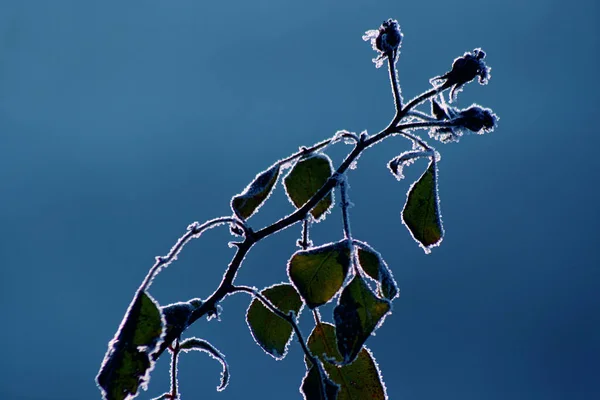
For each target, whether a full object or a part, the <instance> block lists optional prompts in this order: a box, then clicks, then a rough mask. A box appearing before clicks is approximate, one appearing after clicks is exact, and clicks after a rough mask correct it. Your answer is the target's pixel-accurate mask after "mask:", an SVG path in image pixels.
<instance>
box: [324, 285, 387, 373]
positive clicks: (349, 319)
mask: <svg viewBox="0 0 600 400" xmlns="http://www.w3.org/2000/svg"><path fill="white" fill-rule="evenodd" d="M390 308H391V307H390V302H389V301H388V300H382V299H380V298H378V297H377V296H375V294H374V293H373V292H371V289H369V286H368V285H367V283H366V282H365V281H364V280H363V278H362V277H361V276H360V275H356V276H355V277H354V278H353V279H352V282H350V284H348V286H346V287H345V288H344V290H343V291H342V295H341V296H340V301H339V303H338V305H337V306H336V307H335V309H334V310H333V318H334V320H335V332H336V338H337V346H338V350H339V351H340V354H341V355H342V356H343V362H344V364H349V363H351V362H352V361H354V359H355V358H356V356H357V355H358V353H359V352H360V350H361V349H362V346H363V344H364V343H365V342H366V340H367V339H368V338H369V336H371V333H373V331H375V329H376V328H377V327H378V326H379V325H380V324H381V323H383V320H384V319H385V316H386V315H387V314H388V313H389V312H390Z"/></svg>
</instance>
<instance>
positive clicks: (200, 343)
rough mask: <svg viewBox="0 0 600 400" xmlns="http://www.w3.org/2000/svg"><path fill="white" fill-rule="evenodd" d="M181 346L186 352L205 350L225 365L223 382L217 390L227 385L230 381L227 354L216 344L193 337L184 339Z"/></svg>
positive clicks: (222, 374) (222, 375) (222, 376)
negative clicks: (222, 352)
mask: <svg viewBox="0 0 600 400" xmlns="http://www.w3.org/2000/svg"><path fill="white" fill-rule="evenodd" d="M179 348H180V349H181V350H182V351H184V352H186V353H187V352H188V351H193V350H197V351H204V352H206V353H208V354H210V356H211V357H212V358H214V359H215V360H217V361H219V362H220V363H221V365H222V366H223V372H222V373H221V384H220V385H219V386H217V391H219V392H220V391H222V390H224V389H225V388H226V387H227V384H228V383H229V366H228V365H227V362H226V361H225V356H224V355H223V354H221V352H220V351H219V350H218V349H217V348H216V347H215V346H213V345H212V344H210V343H209V342H207V341H206V340H204V339H198V338H196V337H192V338H188V339H185V340H184V341H182V342H181V343H180V344H179Z"/></svg>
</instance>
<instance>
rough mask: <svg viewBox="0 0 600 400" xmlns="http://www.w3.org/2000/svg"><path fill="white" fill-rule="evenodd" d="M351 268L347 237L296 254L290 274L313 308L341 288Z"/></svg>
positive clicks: (292, 280)
mask: <svg viewBox="0 0 600 400" xmlns="http://www.w3.org/2000/svg"><path fill="white" fill-rule="evenodd" d="M349 267H350V247H349V245H348V241H347V240H345V239H344V240H342V241H340V242H337V243H329V244H326V245H323V246H319V247H313V248H311V249H309V250H300V251H297V252H296V253H294V255H293V256H292V258H291V259H290V261H289V262H288V275H289V277H290V281H291V282H292V283H293V284H294V286H295V287H296V289H298V292H299V293H300V296H302V298H303V299H304V301H305V302H306V305H307V306H308V307H309V308H310V309H314V308H316V307H319V306H321V305H323V304H325V303H327V302H328V301H329V300H331V299H332V298H333V296H334V295H335V294H336V293H337V292H338V291H339V290H340V288H341V287H342V284H343V283H344V279H346V274H347V273H348V269H349Z"/></svg>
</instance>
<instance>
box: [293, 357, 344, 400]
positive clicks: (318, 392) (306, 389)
mask: <svg viewBox="0 0 600 400" xmlns="http://www.w3.org/2000/svg"><path fill="white" fill-rule="evenodd" d="M321 372H322V373H323V375H324V377H323V378H324V379H323V381H322V380H321V379H320V378H319V367H318V366H316V365H313V366H312V367H310V369H309V370H308V371H306V375H305V376H304V378H303V379H302V385H301V386H300V393H302V396H303V397H304V400H336V399H337V395H338V392H339V391H340V387H339V385H337V384H336V383H335V382H333V381H332V380H331V379H329V377H327V375H326V374H325V371H323V370H321ZM323 389H325V393H323Z"/></svg>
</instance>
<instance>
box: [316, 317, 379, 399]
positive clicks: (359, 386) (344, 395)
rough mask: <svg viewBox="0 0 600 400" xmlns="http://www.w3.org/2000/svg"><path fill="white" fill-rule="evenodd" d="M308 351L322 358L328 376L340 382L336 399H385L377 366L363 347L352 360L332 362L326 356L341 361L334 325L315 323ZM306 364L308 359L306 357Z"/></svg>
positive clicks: (337, 382)
mask: <svg viewBox="0 0 600 400" xmlns="http://www.w3.org/2000/svg"><path fill="white" fill-rule="evenodd" d="M308 348H309V349H310V351H311V353H312V354H313V355H314V356H315V357H317V358H319V359H320V360H321V361H323V367H324V368H325V371H326V372H327V374H328V375H329V378H330V379H331V380H332V381H333V382H335V383H336V384H338V385H339V386H340V391H339V393H338V400H363V399H369V400H385V399H387V395H386V392H385V386H384V384H383V379H382V377H381V372H380V371H379V367H378V366H377V363H376V362H375V359H374V358H373V356H372V354H371V352H370V351H369V350H368V349H367V348H366V347H363V349H362V350H361V351H360V352H359V353H358V357H356V359H355V360H354V362H353V363H352V364H348V365H344V366H336V365H333V364H331V363H328V362H327V361H326V359H335V360H336V361H338V362H341V361H342V356H341V355H340V352H339V351H338V348H337V344H336V333H335V327H334V326H333V325H331V324H328V323H320V324H317V326H315V328H314V329H313V331H312V333H311V334H310V337H309V338H308ZM305 361H306V362H307V365H308V366H310V361H307V360H306V358H305Z"/></svg>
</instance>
